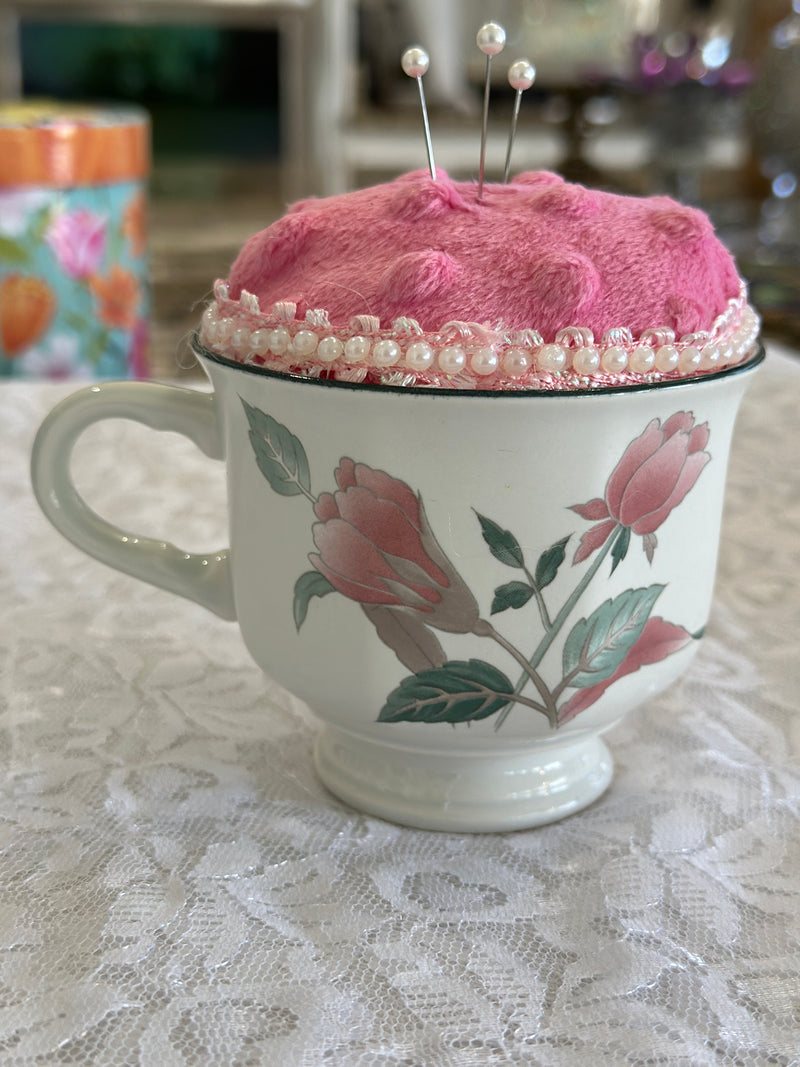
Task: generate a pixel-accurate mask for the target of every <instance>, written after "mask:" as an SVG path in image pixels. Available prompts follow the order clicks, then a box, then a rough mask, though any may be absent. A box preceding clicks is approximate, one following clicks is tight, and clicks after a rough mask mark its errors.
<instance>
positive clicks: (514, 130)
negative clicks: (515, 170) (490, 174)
mask: <svg viewBox="0 0 800 1067" xmlns="http://www.w3.org/2000/svg"><path fill="white" fill-rule="evenodd" d="M521 103H522V89H517V95H516V97H515V98H514V111H513V113H512V115H511V129H510V130H509V132H508V148H507V149H506V165H505V167H504V168H503V184H505V183H506V182H507V181H508V175H509V174H510V172H511V150H512V148H513V147H514V138H515V137H516V135H517V119H518V118H519V105H520V104H521Z"/></svg>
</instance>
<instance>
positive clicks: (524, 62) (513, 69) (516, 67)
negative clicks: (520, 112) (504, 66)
mask: <svg viewBox="0 0 800 1067" xmlns="http://www.w3.org/2000/svg"><path fill="white" fill-rule="evenodd" d="M535 78H536V67H534V65H533V63H531V62H530V60H528V59H518V60H517V61H516V62H515V63H512V64H511V66H510V67H509V68H508V84H509V85H510V86H511V88H512V89H516V90H517V92H522V91H523V90H524V89H530V87H531V86H532V85H533V83H534V80H535Z"/></svg>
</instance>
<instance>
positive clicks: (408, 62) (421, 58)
mask: <svg viewBox="0 0 800 1067" xmlns="http://www.w3.org/2000/svg"><path fill="white" fill-rule="evenodd" d="M400 65H401V66H402V68H403V70H404V71H405V73H406V74H407V75H408V76H409V78H416V79H417V85H418V87H419V102H420V106H421V108H422V125H423V127H424V129H425V147H426V149H427V152H428V169H429V170H430V172H431V178H432V179H433V181H436V164H435V162H434V159H433V142H432V141H431V128H430V124H429V123H428V105H427V104H426V103H425V90H424V89H423V88H422V75H423V74H425V73H427V70H428V67H429V66H430V65H431V59H430V56H429V55H428V53H427V52H426V51H425V49H424V48H418V47H417V46H416V45H415V46H414V47H413V48H407V49H406V50H405V52H403V55H402V57H401V59H400Z"/></svg>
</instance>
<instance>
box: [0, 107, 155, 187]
mask: <svg viewBox="0 0 800 1067" xmlns="http://www.w3.org/2000/svg"><path fill="white" fill-rule="evenodd" d="M149 170H150V121H149V118H148V116H147V114H146V112H144V111H141V110H140V109H138V108H133V107H130V108H129V107H124V108H99V107H91V106H87V105H78V104H62V103H57V102H55V101H50V100H34V101H27V100H26V101H20V102H17V103H5V104H0V188H8V187H9V186H19V185H45V186H56V187H58V188H65V187H69V186H74V185H103V184H105V183H107V182H121V181H135V180H137V179H143V178H146V177H147V175H148V173H149Z"/></svg>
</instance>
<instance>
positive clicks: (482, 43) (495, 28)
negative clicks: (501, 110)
mask: <svg viewBox="0 0 800 1067" xmlns="http://www.w3.org/2000/svg"><path fill="white" fill-rule="evenodd" d="M475 40H476V42H477V45H478V48H480V50H481V52H483V54H484V55H485V56H486V83H485V85H484V89H483V123H482V125H481V160H480V165H479V167H478V199H479V200H482V199H483V175H484V170H485V168H486V132H487V130H488V128H489V93H490V89H491V73H492V58H493V57H494V56H496V55H498V54H499V53H500V52H502V51H503V48H504V47H505V43H506V31H505V30H504V29H503V27H502V26H501V25H500V24H499V23H497V22H487V23H485V24H484V25H483V26H481V28H480V29H479V30H478V33H477V34H476V37H475Z"/></svg>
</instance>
